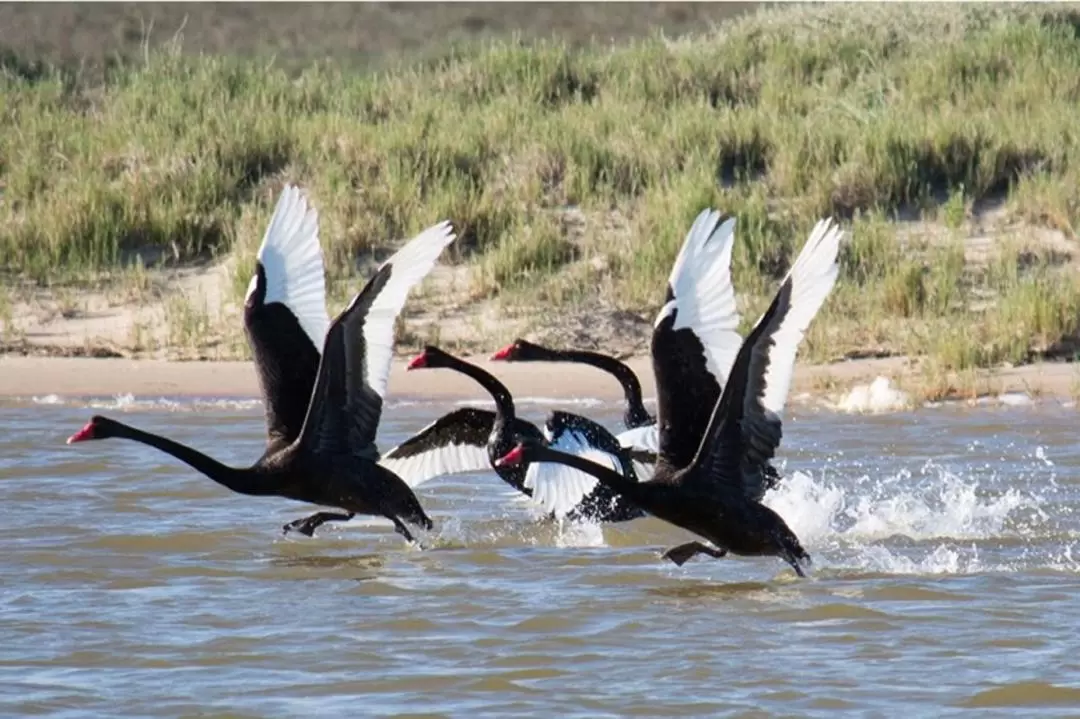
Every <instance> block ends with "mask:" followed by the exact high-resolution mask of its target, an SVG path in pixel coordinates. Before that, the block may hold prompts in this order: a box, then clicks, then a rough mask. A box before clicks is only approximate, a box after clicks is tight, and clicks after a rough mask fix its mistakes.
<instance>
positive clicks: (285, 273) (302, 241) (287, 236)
mask: <svg viewBox="0 0 1080 719" xmlns="http://www.w3.org/2000/svg"><path fill="white" fill-rule="evenodd" d="M256 259H258V261H259V263H260V264H262V266H263V270H264V272H265V274H266V296H265V298H264V299H263V304H270V303H273V302H280V303H281V304H283V305H285V306H286V307H288V308H289V310H290V311H291V312H292V313H293V315H294V316H295V317H296V321H297V322H299V323H300V327H301V329H303V330H304V332H305V334H307V336H308V337H310V338H311V341H312V343H313V344H314V345H315V349H316V350H318V352H319V354H322V350H323V343H324V342H325V341H326V331H327V329H328V328H329V327H330V317H329V316H328V315H327V313H326V277H325V273H324V270H323V254H322V247H320V246H319V216H318V213H317V212H316V211H315V208H313V207H312V208H309V207H308V203H307V198H306V197H304V194H303V193H302V192H301V191H300V190H299V188H297V187H295V186H293V185H285V189H284V190H282V192H281V196H280V197H279V198H278V202H277V207H276V208H275V209H274V215H273V217H271V218H270V224H269V226H267V228H266V233H265V234H264V235H263V239H262V244H261V245H260V246H259V252H258V254H257V255H256ZM257 282H258V279H257V278H256V277H254V276H253V277H252V278H251V283H250V284H249V285H248V293H247V294H248V296H249V297H250V296H251V293H252V292H254V291H255V286H256V284H257Z"/></svg>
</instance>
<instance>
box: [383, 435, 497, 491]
mask: <svg viewBox="0 0 1080 719" xmlns="http://www.w3.org/2000/svg"><path fill="white" fill-rule="evenodd" d="M391 451H392V450H391ZM379 464H381V465H382V466H384V467H386V468H387V469H389V470H390V471H391V472H393V473H394V474H396V475H397V476H399V477H401V479H402V480H404V482H405V484H407V485H409V486H410V487H416V486H417V485H420V484H423V483H424V482H427V481H428V480H431V479H434V478H436V477H442V476H445V475H450V474H467V473H471V472H483V471H484V470H489V469H491V461H490V460H489V459H488V452H487V447H486V446H477V445H474V444H464V443H460V444H445V445H442V446H441V447H432V448H431V449H429V450H426V451H424V452H420V453H419V454H414V455H412V456H411V457H391V458H387V457H385V456H384V457H383V458H382V459H381V460H379Z"/></svg>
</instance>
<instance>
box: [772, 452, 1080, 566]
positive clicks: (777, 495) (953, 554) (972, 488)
mask: <svg viewBox="0 0 1080 719" xmlns="http://www.w3.org/2000/svg"><path fill="white" fill-rule="evenodd" d="M1035 456H1036V457H1037V458H1038V459H1039V460H1040V462H1042V461H1049V460H1046V459H1045V454H1041V455H1040V453H1039V452H1038V450H1036V452H1035ZM830 474H831V470H830V468H826V469H825V470H823V471H822V472H821V474H820V476H819V477H817V478H815V477H813V476H811V475H810V474H808V473H806V472H802V471H796V472H793V473H792V474H790V475H789V476H788V477H787V478H786V479H785V481H784V482H783V483H782V484H781V485H780V487H778V488H777V489H776V490H773V491H771V492H770V493H769V494H768V495H767V496H766V498H765V504H767V505H768V506H769V507H771V508H772V509H773V510H775V511H777V512H778V513H779V514H780V515H781V516H782V517H784V519H785V520H786V521H787V523H788V524H789V525H790V526H791V528H792V529H793V530H794V531H795V533H796V534H797V535H798V536H799V537H800V539H801V540H802V541H803V543H804V544H805V545H806V546H807V548H808V550H810V551H811V552H812V553H814V554H815V555H821V556H822V561H823V563H824V564H825V565H834V566H835V565H839V566H844V567H851V566H853V565H854V566H855V567H857V568H859V569H861V570H868V571H882V572H889V573H896V574H927V573H930V574H935V573H946V574H950V573H969V572H976V571H985V570H986V567H985V566H984V564H983V562H982V561H981V560H980V558H979V552H978V544H979V543H980V542H984V541H988V540H995V539H996V540H1002V541H1009V542H1012V543H1017V544H1021V545H1022V544H1024V543H1026V542H1028V541H1031V540H1033V539H1034V535H1036V534H1045V533H1046V531H1047V529H1048V527H1047V523H1048V520H1049V515H1048V514H1047V512H1046V511H1045V510H1044V509H1043V505H1044V504H1045V503H1046V497H1045V496H1043V494H1042V493H1037V492H1034V491H1031V490H1025V489H1020V488H1017V487H1015V486H1013V487H1009V488H1008V489H1006V490H1005V491H991V490H988V489H984V488H983V487H982V483H981V482H980V481H979V479H976V478H971V477H964V476H961V475H959V474H956V473H955V472H952V471H950V470H948V469H947V468H945V467H942V466H940V465H937V464H935V463H933V462H927V463H926V464H925V465H924V466H923V467H922V468H921V469H920V470H919V472H918V473H917V474H916V473H913V472H911V471H910V470H907V469H900V470H898V471H896V472H895V473H894V474H893V475H891V476H887V477H883V478H872V477H871V476H869V475H863V476H861V477H858V478H857V479H854V480H852V481H850V482H845V481H842V480H840V479H838V478H837V479H834V478H832V477H830ZM987 479H988V480H989V481H990V482H989V483H991V484H992V479H993V478H992V477H988V478H987ZM1042 479H1043V480H1044V481H1045V477H1043V478H1042ZM1045 486H1046V488H1047V489H1048V490H1051V489H1052V487H1051V486H1050V485H1045ZM1042 539H1045V537H1043V538H1042ZM886 543H887V544H889V545H890V546H889V547H886V546H884V545H885V544H886ZM1066 561H1067V562H1068V561H1071V560H1066Z"/></svg>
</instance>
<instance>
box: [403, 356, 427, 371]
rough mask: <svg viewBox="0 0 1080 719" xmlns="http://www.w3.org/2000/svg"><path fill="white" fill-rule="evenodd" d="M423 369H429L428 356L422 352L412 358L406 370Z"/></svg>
mask: <svg viewBox="0 0 1080 719" xmlns="http://www.w3.org/2000/svg"><path fill="white" fill-rule="evenodd" d="M423 367H427V354H425V353H424V352H421V353H420V354H418V355H416V356H415V357H413V358H412V360H411V361H410V362H409V364H408V366H407V367H405V370H406V371H408V370H414V369H421V368H423Z"/></svg>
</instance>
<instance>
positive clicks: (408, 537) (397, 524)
mask: <svg viewBox="0 0 1080 719" xmlns="http://www.w3.org/2000/svg"><path fill="white" fill-rule="evenodd" d="M389 519H390V521H391V522H393V523H394V531H395V532H397V533H398V534H400V535H401V536H402V537H405V541H407V542H410V543H412V544H416V543H417V542H416V538H415V537H414V536H413V535H412V532H410V531H409V528H408V527H406V526H405V523H404V522H402V521H401V520H400V519H398V518H397V517H390V518H389Z"/></svg>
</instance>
